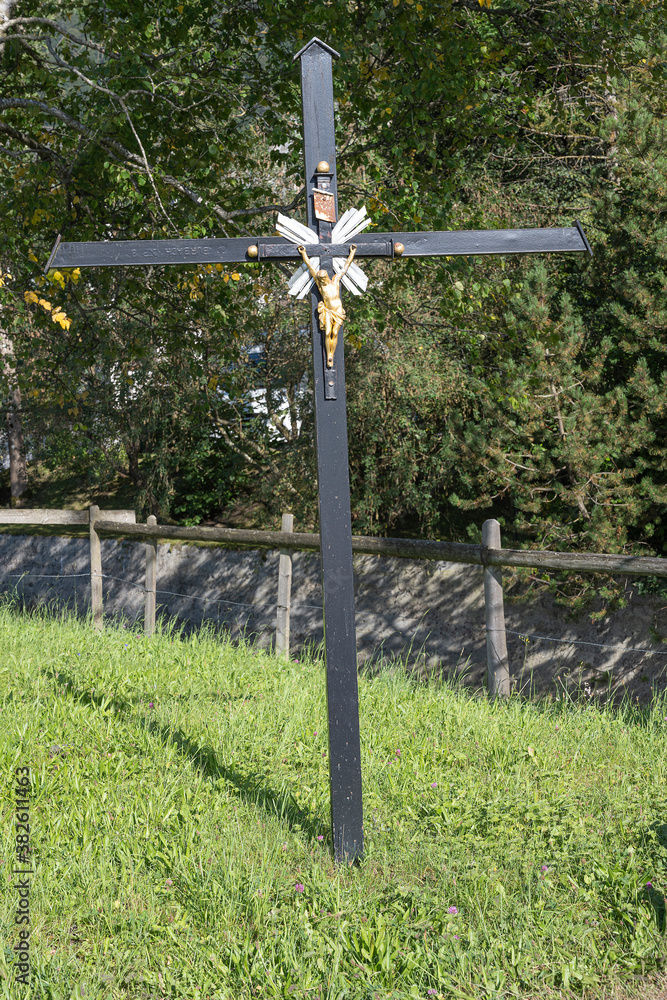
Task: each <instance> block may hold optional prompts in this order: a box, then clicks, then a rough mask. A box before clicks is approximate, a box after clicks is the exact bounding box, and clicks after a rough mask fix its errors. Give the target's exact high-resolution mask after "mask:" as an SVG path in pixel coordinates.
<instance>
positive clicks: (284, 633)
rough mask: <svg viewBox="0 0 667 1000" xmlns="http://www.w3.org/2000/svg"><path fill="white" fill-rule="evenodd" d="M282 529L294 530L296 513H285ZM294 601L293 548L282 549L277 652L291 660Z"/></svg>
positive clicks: (279, 575)
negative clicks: (292, 609)
mask: <svg viewBox="0 0 667 1000" xmlns="http://www.w3.org/2000/svg"><path fill="white" fill-rule="evenodd" d="M280 530H281V531H290V532H291V531H294V515H293V514H283V520H282V524H281V527H280ZM291 603H292V550H291V549H281V550H280V563H279V568H278V616H277V623H276V653H277V655H278V656H285V657H286V658H287V659H288V660H289V618H290V605H291Z"/></svg>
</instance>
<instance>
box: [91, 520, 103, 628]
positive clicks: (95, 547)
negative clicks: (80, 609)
mask: <svg viewBox="0 0 667 1000" xmlns="http://www.w3.org/2000/svg"><path fill="white" fill-rule="evenodd" d="M99 518H100V508H99V507H98V506H97V504H92V506H91V507H89V508H88V525H89V530H90V610H91V612H92V616H93V628H95V629H97V631H98V632H101V631H102V627H103V624H104V617H103V607H102V545H101V541H100V536H99V535H98V533H97V530H96V528H95V521H98V520H99Z"/></svg>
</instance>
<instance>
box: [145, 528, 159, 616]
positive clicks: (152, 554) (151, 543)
mask: <svg viewBox="0 0 667 1000" xmlns="http://www.w3.org/2000/svg"><path fill="white" fill-rule="evenodd" d="M146 524H147V525H148V526H149V527H153V526H154V525H156V524H157V518H156V517H155V514H149V516H148V519H147V520H146ZM156 587H157V538H149V539H148V541H147V542H146V589H145V604H144V635H152V634H153V632H154V631H155V591H156Z"/></svg>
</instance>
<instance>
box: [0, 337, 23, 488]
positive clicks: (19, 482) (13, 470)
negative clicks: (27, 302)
mask: <svg viewBox="0 0 667 1000" xmlns="http://www.w3.org/2000/svg"><path fill="white" fill-rule="evenodd" d="M13 354H14V345H13V344H12V342H11V340H10V339H9V337H8V336H7V335H6V334H4V333H2V332H0V357H1V358H2V362H3V368H4V374H5V377H6V379H7V382H8V383H9V394H10V403H9V409H8V410H7V413H6V417H5V419H6V421H7V443H8V445H9V482H10V485H11V497H12V500H11V504H12V507H20V506H21V497H22V496H23V494H24V493H25V491H26V489H27V488H28V469H27V463H26V457H25V442H24V439H23V415H22V409H23V407H22V399H21V390H20V389H19V387H18V385H17V384H16V382H15V378H16V369H15V368H14V365H13V364H12V362H13Z"/></svg>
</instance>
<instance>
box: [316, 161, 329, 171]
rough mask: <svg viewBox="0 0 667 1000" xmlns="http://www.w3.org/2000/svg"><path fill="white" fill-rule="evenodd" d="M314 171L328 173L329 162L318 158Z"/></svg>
mask: <svg viewBox="0 0 667 1000" xmlns="http://www.w3.org/2000/svg"><path fill="white" fill-rule="evenodd" d="M315 173H316V174H328V173H330V171H329V164H328V163H327V161H326V160H320V162H319V163H318V164H317V166H316V167H315Z"/></svg>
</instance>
